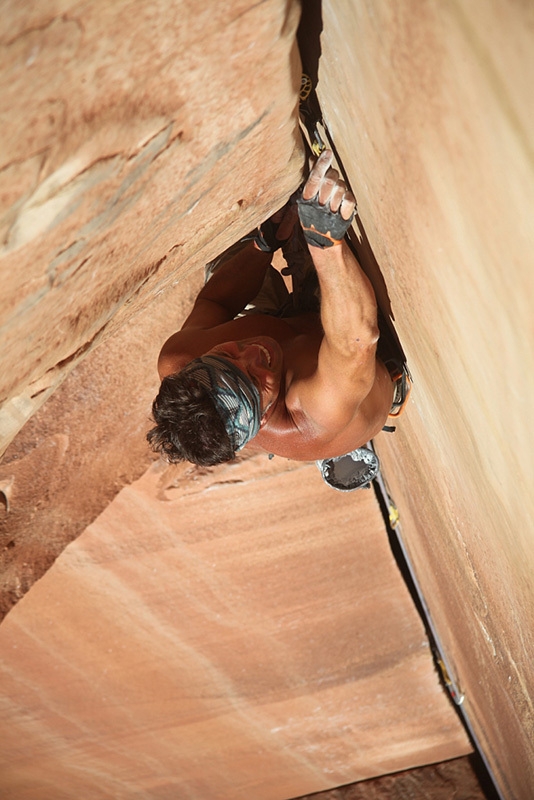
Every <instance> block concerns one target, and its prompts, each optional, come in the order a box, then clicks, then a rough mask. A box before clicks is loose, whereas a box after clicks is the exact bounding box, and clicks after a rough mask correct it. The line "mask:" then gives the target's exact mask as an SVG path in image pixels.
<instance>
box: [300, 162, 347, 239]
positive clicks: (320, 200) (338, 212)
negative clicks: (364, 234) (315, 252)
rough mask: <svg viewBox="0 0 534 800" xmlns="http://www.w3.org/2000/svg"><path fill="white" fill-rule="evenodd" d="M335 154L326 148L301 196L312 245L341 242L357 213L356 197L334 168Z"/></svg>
mask: <svg viewBox="0 0 534 800" xmlns="http://www.w3.org/2000/svg"><path fill="white" fill-rule="evenodd" d="M332 159H333V153H332V151H331V150H324V151H323V152H322V153H321V155H320V156H319V158H318V159H317V161H316V163H315V165H314V167H313V169H312V171H311V172H310V174H309V176H308V180H307V181H306V183H305V184H304V188H303V190H302V193H301V194H300V195H299V197H298V198H297V206H298V212H299V218H300V224H301V225H302V230H303V232H304V238H305V239H306V241H307V243H308V244H309V245H312V247H320V248H322V249H324V248H326V247H333V246H334V245H338V244H341V241H342V240H343V237H344V236H345V234H346V232H347V230H348V228H349V227H350V225H351V223H352V220H353V219H354V214H355V212H356V200H355V198H354V195H353V194H352V192H350V191H349V190H348V189H347V185H346V183H345V182H344V181H343V180H340V178H339V173H338V172H337V170H335V169H331V168H330V165H331V163H332Z"/></svg>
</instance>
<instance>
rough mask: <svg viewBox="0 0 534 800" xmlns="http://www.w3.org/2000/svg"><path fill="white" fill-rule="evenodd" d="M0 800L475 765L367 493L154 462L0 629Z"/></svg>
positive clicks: (283, 468)
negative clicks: (461, 759) (467, 757)
mask: <svg viewBox="0 0 534 800" xmlns="http://www.w3.org/2000/svg"><path fill="white" fill-rule="evenodd" d="M0 673H1V681H2V687H3V701H2V709H3V712H2V722H1V723H0V737H1V738H2V742H3V747H2V754H1V756H0V794H2V796H5V797H22V796H24V797H25V798H27V800H48V798H50V797H54V798H58V799H59V800H63V798H73V797H83V798H84V799H85V800H93V799H94V798H110V797H120V798H129V797H132V798H134V797H135V798H146V799H147V800H153V798H161V800H176V798H177V797H188V798H191V800H204V799H205V800H213V798H214V797H221V798H233V800H239V798H243V800H245V799H246V800H249V798H251V797H254V798H255V800H264V798H265V799H267V798H273V799H274V798H279V800H283V799H284V798H290V797H296V796H298V795H302V794H304V793H306V792H308V793H309V792H316V791H320V790H324V789H328V788H333V787H335V786H338V785H340V784H345V783H349V782H351V781H355V780H361V779H365V778H370V777H372V776H373V775H380V774H383V773H388V772H392V771H397V770H401V769H406V768H408V767H412V766H418V765H420V764H426V763H431V762H434V761H440V760H443V759H448V758H453V757H455V756H459V755H462V754H465V753H468V752H470V744H469V741H468V739H467V736H466V734H465V732H464V730H463V728H462V726H461V724H460V722H459V720H458V718H457V716H456V714H455V711H454V709H453V707H452V705H451V704H450V702H449V700H448V698H447V696H446V694H445V691H444V689H443V688H442V686H441V685H440V683H439V679H438V675H437V673H436V671H435V669H434V667H433V664H432V659H431V656H430V652H429V645H428V641H427V639H426V636H425V633H424V629H423V626H422V623H421V621H420V619H419V617H418V615H417V612H416V610H415V608H414V606H413V603H412V600H411V598H410V596H409V594H408V591H407V589H406V587H405V585H404V583H403V580H402V577H401V575H400V573H399V571H398V569H397V566H396V564H395V562H394V560H393V557H392V555H391V552H390V549H389V544H388V540H387V535H386V531H385V528H384V525H383V521H382V517H381V514H380V513H379V510H378V505H377V502H376V499H375V497H374V494H373V492H371V491H368V492H360V493H359V494H356V495H354V494H348V495H344V494H340V493H338V492H335V491H334V490H332V489H330V488H329V487H327V486H326V485H325V484H323V482H322V479H321V477H320V475H319V471H318V470H317V468H316V466H315V465H306V464H302V463H298V462H288V461H286V460H282V459H278V458H275V459H274V460H272V461H270V460H269V459H268V458H267V456H266V455H265V454H262V455H251V456H250V457H249V458H243V459H242V460H240V461H238V462H237V463H234V464H229V465H222V466H221V467H218V468H213V469H209V470H200V469H198V468H193V467H191V466H188V465H181V466H179V467H170V468H167V469H163V470H162V467H161V465H159V464H156V465H154V466H153V467H152V468H151V469H150V470H149V471H148V472H147V473H145V475H144V476H143V477H142V478H141V479H140V480H139V481H137V482H135V483H133V484H132V485H131V486H128V487H125V488H124V489H123V490H122V491H121V492H120V493H119V495H117V497H116V498H115V500H114V501H113V502H112V503H111V504H110V505H109V506H108V508H107V509H106V510H105V511H104V512H103V514H101V515H100V517H99V518H98V519H97V520H96V521H95V522H94V523H93V524H92V525H90V526H89V527H88V528H87V529H86V531H85V532H84V533H83V534H82V535H81V536H79V537H78V538H77V539H76V541H75V542H72V543H71V544H70V545H69V546H68V547H67V548H66V549H65V550H64V552H63V553H62V554H61V555H60V556H59V558H58V559H57V560H56V562H55V564H54V565H53V566H52V567H51V568H50V569H49V570H48V572H47V573H46V575H45V576H44V577H43V578H42V579H41V580H40V581H38V582H37V583H36V584H35V585H34V586H33V587H32V589H31V591H30V592H28V594H26V596H25V597H23V598H22V600H21V601H20V602H19V603H18V604H17V606H16V607H15V608H14V609H13V610H12V611H11V612H10V614H8V616H7V617H6V618H5V620H4V622H3V623H2V626H1V627H0Z"/></svg>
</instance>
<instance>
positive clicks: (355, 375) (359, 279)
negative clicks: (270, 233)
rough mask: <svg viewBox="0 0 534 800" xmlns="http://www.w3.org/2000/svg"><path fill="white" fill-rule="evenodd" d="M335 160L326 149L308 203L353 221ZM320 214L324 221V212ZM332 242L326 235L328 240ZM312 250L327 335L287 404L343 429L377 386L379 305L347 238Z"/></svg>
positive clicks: (312, 175) (306, 196) (312, 178)
mask: <svg viewBox="0 0 534 800" xmlns="http://www.w3.org/2000/svg"><path fill="white" fill-rule="evenodd" d="M331 162H332V153H331V152H330V151H328V150H327V151H325V152H324V153H323V154H322V155H321V156H320V157H319V159H318V161H317V162H316V164H315V166H314V168H313V169H312V171H311V173H310V175H309V178H308V180H307V182H306V185H305V187H304V191H303V199H304V200H311V199H312V198H315V199H316V200H317V201H318V203H319V204H320V205H322V206H327V207H329V208H330V210H331V211H332V212H337V213H338V214H340V215H341V218H342V220H345V221H348V220H349V219H351V217H352V214H353V212H354V210H355V206H356V201H355V199H354V196H353V195H352V194H351V193H350V192H349V191H348V190H347V187H346V185H345V183H344V182H343V181H342V180H340V179H339V175H338V173H337V172H336V171H335V170H332V169H331V167H330V164H331ZM301 209H302V206H299V213H301V220H302V219H303V216H304V215H303V214H302V210H301ZM312 212H313V210H312ZM317 213H318V215H319V216H316V217H315V219H316V220H319V219H320V218H321V209H317ZM310 216H311V217H313V213H312V214H311V215H310ZM338 222H339V220H338ZM310 224H312V223H310V220H309V219H308V218H307V219H306V220H305V222H303V228H304V229H305V232H306V227H307V226H309V225H310ZM332 224H334V223H332ZM313 227H314V228H315V227H316V226H315V225H313ZM343 227H344V224H343V222H341V228H343ZM327 228H328V225H327ZM317 238H318V239H319V240H321V236H320V235H319V236H318V237H317ZM332 238H334V237H332V236H329V235H328V234H327V236H326V239H332ZM323 241H324V240H323ZM309 250H310V253H311V256H312V258H313V262H314V265H315V268H316V270H317V275H318V278H319V283H320V287H321V322H322V325H323V330H324V337H323V340H322V343H321V347H320V350H319V357H318V364H317V368H316V370H315V373H314V374H313V375H311V376H310V377H308V378H306V379H305V380H300V381H298V382H295V383H294V384H293V385H292V386H291V389H290V395H289V396H288V405H291V404H292V403H296V404H297V405H298V407H300V408H301V410H302V412H303V413H304V415H305V416H306V417H307V418H310V419H311V420H313V422H314V423H315V424H316V425H317V427H318V428H319V429H323V430H327V429H332V431H339V430H342V429H343V427H344V426H345V425H348V424H350V423H351V422H352V421H353V419H354V417H355V415H356V414H357V413H359V411H360V408H361V404H362V403H363V401H364V400H365V399H366V398H367V397H368V395H369V393H370V392H371V391H372V389H373V386H374V383H375V376H376V344H377V341H378V336H379V331H378V324H377V304H376V298H375V294H374V291H373V288H372V286H371V283H370V282H369V280H368V278H367V276H366V275H365V273H364V272H363V271H362V269H361V267H360V265H359V263H358V261H357V260H356V258H355V257H354V255H353V254H352V251H351V250H350V249H349V247H348V245H347V244H346V243H345V242H344V241H343V240H342V238H341V240H339V241H337V242H336V243H334V244H333V245H332V246H328V247H325V248H324V249H321V247H318V246H313V245H309Z"/></svg>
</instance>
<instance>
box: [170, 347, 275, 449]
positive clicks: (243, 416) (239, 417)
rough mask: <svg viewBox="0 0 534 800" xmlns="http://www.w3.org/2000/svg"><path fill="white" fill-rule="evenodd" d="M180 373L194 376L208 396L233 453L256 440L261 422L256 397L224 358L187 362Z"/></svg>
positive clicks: (244, 379) (239, 373)
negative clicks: (224, 429) (222, 424)
mask: <svg viewBox="0 0 534 800" xmlns="http://www.w3.org/2000/svg"><path fill="white" fill-rule="evenodd" d="M182 372H186V373H187V374H190V375H194V377H195V380H196V381H198V382H199V383H200V384H201V385H202V386H204V387H205V388H206V389H208V391H209V392H210V395H211V398H212V400H213V402H214V404H215V408H216V409H217V412H218V413H219V415H220V416H221V418H222V420H223V422H224V426H225V428H226V433H227V434H228V436H229V437H230V441H231V442H232V446H233V448H234V452H236V451H237V450H241V449H242V448H243V447H244V446H245V445H246V443H247V442H248V441H249V440H250V439H252V438H253V437H254V436H256V434H257V433H258V431H259V429H260V420H261V401H260V393H259V392H258V390H257V388H256V387H255V386H254V384H253V383H252V381H251V380H250V379H249V378H248V377H247V376H246V375H245V374H244V373H243V372H241V370H240V369H238V368H237V367H234V365H233V364H232V363H231V362H230V361H228V360H227V359H226V358H221V357H220V356H202V357H201V358H195V360H194V361H191V363H190V364H188V365H187V366H186V367H185V368H184V370H182Z"/></svg>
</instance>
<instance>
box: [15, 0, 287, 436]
mask: <svg viewBox="0 0 534 800" xmlns="http://www.w3.org/2000/svg"><path fill="white" fill-rule="evenodd" d="M298 19H299V5H298V3H297V2H292V1H291V0H290V1H289V2H287V1H286V0H268V2H263V3H254V2H251V0H233V2H230V3H216V2H208V3H204V4H201V5H195V6H194V7H193V6H192V5H190V4H187V3H185V2H179V1H178V0H175V1H174V2H163V0H159V1H158V0H156V1H155V2H151V3H148V4H147V3H144V2H141V0H118V2H114V3H109V2H106V0H95V1H94V2H91V3H85V2H79V1H78V2H74V1H71V2H69V0H44V2H40V3H33V4H28V3H19V2H16V0H12V1H11V0H8V1H7V2H5V3H3V5H2V21H1V23H0V120H1V122H2V124H1V125H0V181H1V183H0V230H1V240H0V259H1V260H0V268H1V271H2V273H1V274H2V300H1V304H0V331H1V337H2V357H1V358H2V362H1V363H2V369H1V370H0V403H1V404H2V409H3V410H0V444H1V450H2V451H3V450H5V447H6V446H7V445H8V444H9V442H10V441H11V440H12V439H13V437H14V435H15V434H16V433H17V432H18V430H20V429H21V427H22V426H23V424H24V423H25V421H26V420H27V419H28V418H29V417H30V416H31V415H32V414H33V413H34V412H35V410H36V409H37V407H38V406H39V405H40V404H42V402H44V400H46V399H47V398H48V397H49V396H50V394H51V392H52V391H53V390H54V389H55V388H56V387H57V386H58V385H59V384H60V382H61V381H62V380H63V379H64V378H65V376H66V374H67V373H68V371H69V369H71V368H72V367H73V366H74V365H76V364H77V363H79V361H80V360H81V359H82V358H83V357H84V356H85V355H86V354H87V353H88V352H89V351H90V350H91V348H93V347H94V346H95V345H96V344H97V343H99V342H102V341H103V340H105V339H106V338H107V337H109V336H110V335H111V334H112V332H113V331H115V330H117V329H118V328H119V327H120V326H121V325H122V324H124V322H125V321H126V320H127V319H129V318H130V317H131V315H132V314H133V313H135V311H136V310H138V309H140V308H141V307H144V306H146V305H148V304H150V303H151V302H152V301H153V299H154V298H155V297H156V295H157V294H158V292H160V291H162V290H163V289H164V288H166V287H169V286H170V285H171V284H172V283H173V282H175V281H176V280H178V279H179V278H180V276H183V275H185V274H187V272H188V271H190V270H192V269H194V268H195V267H196V266H198V265H199V263H201V262H203V261H206V260H208V259H209V258H211V257H213V256H215V255H216V254H217V253H219V252H220V251H222V250H223V249H224V248H225V247H226V246H227V245H229V244H231V243H232V242H233V241H235V240H236V239H237V238H239V236H241V235H243V234H244V233H246V232H247V231H248V230H249V229H250V228H252V227H253V226H254V225H255V224H258V223H259V222H260V221H261V220H262V219H264V218H265V217H266V216H268V215H269V214H270V213H272V212H273V211H274V210H276V209H277V208H278V207H279V206H281V205H282V204H283V203H284V202H285V200H286V199H287V197H288V196H289V194H290V193H291V192H292V191H293V190H294V189H295V188H296V186H297V185H298V184H299V182H300V179H301V166H302V161H303V157H302V150H301V145H300V140H299V137H298V133H297V125H296V102H297V91H298V88H299V84H300V63H299V58H298V53H297V49H296V43H295V29H296V25H297V23H298Z"/></svg>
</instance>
